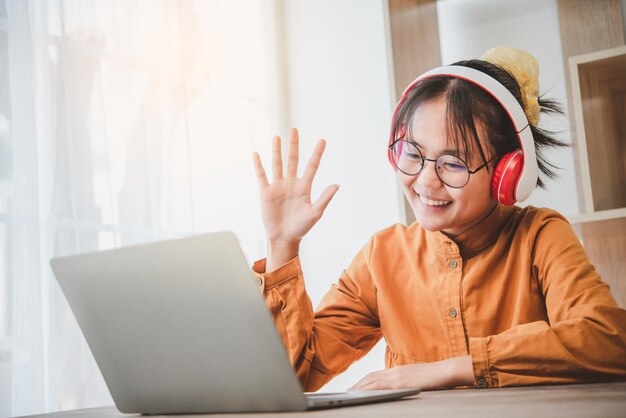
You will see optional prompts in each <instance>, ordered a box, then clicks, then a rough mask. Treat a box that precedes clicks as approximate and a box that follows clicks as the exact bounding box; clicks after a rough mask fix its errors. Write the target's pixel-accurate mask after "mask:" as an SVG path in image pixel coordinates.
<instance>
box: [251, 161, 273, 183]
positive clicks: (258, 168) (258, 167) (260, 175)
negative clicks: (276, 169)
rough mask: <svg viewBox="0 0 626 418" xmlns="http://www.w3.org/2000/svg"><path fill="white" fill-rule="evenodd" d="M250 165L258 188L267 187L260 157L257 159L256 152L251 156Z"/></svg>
mask: <svg viewBox="0 0 626 418" xmlns="http://www.w3.org/2000/svg"><path fill="white" fill-rule="evenodd" d="M252 163H253V164H254V172H255V173H256V179H257V181H258V182H259V187H261V188H263V187H265V186H267V185H268V184H269V183H268V181H267V175H266V174H265V169H264V168H263V163H262V162H261V157H259V153H258V152H255V153H253V154H252Z"/></svg>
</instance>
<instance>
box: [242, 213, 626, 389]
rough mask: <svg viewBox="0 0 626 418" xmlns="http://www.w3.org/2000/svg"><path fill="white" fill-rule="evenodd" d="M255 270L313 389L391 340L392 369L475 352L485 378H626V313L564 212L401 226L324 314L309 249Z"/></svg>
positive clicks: (376, 247) (368, 249)
mask: <svg viewBox="0 0 626 418" xmlns="http://www.w3.org/2000/svg"><path fill="white" fill-rule="evenodd" d="M253 270H254V271H255V272H256V273H257V276H258V277H259V278H261V286H262V288H263V294H264V297H265V300H266V304H267V306H268V307H269V309H270V312H271V313H272V315H273V317H274V320H275V323H276V327H277V329H278V331H279V333H280V335H281V337H282V339H283V343H284V344H285V347H286V348H287V352H288V355H289V358H290V360H291V362H292V364H293V365H294V368H295V370H296V373H297V375H298V377H299V379H300V381H301V382H302V385H303V388H304V390H306V391H314V390H317V389H319V388H320V387H321V386H323V385H324V384H325V383H326V382H328V381H329V380H330V379H331V378H332V377H333V376H336V375H337V374H339V373H341V372H343V371H344V370H346V369H347V368H348V366H350V364H352V363H353V362H354V361H356V360H358V359H359V358H361V357H362V356H364V355H365V354H366V353H367V352H368V351H369V350H370V349H371V348H372V347H373V346H374V345H375V344H376V343H377V342H378V341H379V339H380V338H381V337H384V338H385V341H386V342H387V351H386V356H385V357H386V358H385V363H386V367H388V368H389V367H394V366H398V365H402V364H409V363H419V362H432V361H437V360H444V359H447V358H450V357H456V356H462V355H467V354H471V356H472V363H473V368H474V381H475V385H476V386H477V387H502V386H518V385H533V384H550V383H573V382H589V381H609V380H626V311H624V310H623V309H620V308H619V307H618V306H617V304H616V302H615V300H614V299H613V297H612V296H611V294H610V291H609V286H608V285H607V284H606V283H604V282H602V280H601V279H600V277H599V276H598V274H597V273H596V272H595V270H594V267H593V266H592V265H591V263H590V262H589V260H588V258H587V255H586V254H585V251H584V249H583V248H582V246H581V244H580V242H579V241H578V239H577V237H576V235H575V234H574V231H573V230H572V228H571V226H570V225H569V223H568V222H567V221H566V220H565V218H563V217H562V216H561V215H559V214H558V213H557V212H555V211H552V210H548V209H540V208H533V207H527V208H524V209H522V208H519V207H505V206H501V205H498V206H497V207H496V209H495V210H494V211H493V212H492V213H491V214H490V215H489V216H488V217H487V218H486V219H485V220H483V221H482V222H481V223H479V224H478V225H476V226H474V227H472V228H471V229H470V230H468V231H466V232H464V233H463V234H461V235H460V236H458V237H457V238H456V239H454V240H452V239H450V238H448V237H447V236H446V235H444V234H442V233H440V232H431V231H426V230H424V229H422V228H421V227H420V226H419V225H418V224H417V223H414V224H412V225H411V226H409V227H407V226H405V225H394V226H392V227H390V228H388V229H385V230H383V231H381V232H378V233H376V234H375V235H374V236H373V237H372V238H371V239H370V240H369V242H368V243H367V244H366V245H365V247H363V249H361V251H360V252H359V253H358V254H357V256H356V257H355V258H354V260H353V261H352V263H351V264H350V266H349V267H348V268H347V269H346V270H344V271H343V273H342V274H341V276H340V277H339V280H338V282H337V283H336V284H334V285H333V286H332V287H331V289H330V290H329V292H328V293H327V294H326V295H325V296H324V298H323V299H322V301H321V303H320V306H319V307H318V310H317V312H315V313H314V312H313V309H312V306H311V302H310V299H309V297H308V295H307V294H306V290H305V286H304V277H303V273H302V270H301V268H300V262H299V259H298V258H295V259H293V260H292V261H290V262H288V263H286V264H284V265H283V266H281V267H280V268H278V269H277V270H275V271H273V272H269V273H264V270H265V260H260V261H257V262H256V263H255V264H254V266H253Z"/></svg>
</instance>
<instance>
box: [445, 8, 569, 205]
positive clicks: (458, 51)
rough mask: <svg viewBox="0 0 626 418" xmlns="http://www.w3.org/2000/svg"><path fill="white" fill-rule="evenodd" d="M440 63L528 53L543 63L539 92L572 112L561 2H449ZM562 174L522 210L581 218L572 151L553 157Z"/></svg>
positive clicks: (560, 125)
mask: <svg viewBox="0 0 626 418" xmlns="http://www.w3.org/2000/svg"><path fill="white" fill-rule="evenodd" d="M437 13H438V20H439V37H440V41H441V57H442V61H443V63H444V64H450V63H452V62H454V61H458V60H461V59H468V58H478V57H480V56H481V55H482V54H483V53H484V52H485V51H487V50H488V49H490V48H492V47H494V46H498V45H508V46H512V47H514V48H519V49H523V50H526V51H528V52H530V53H531V54H533V55H534V56H535V58H536V59H537V61H538V62H539V89H540V93H545V92H547V93H548V94H546V97H550V98H554V99H557V100H559V101H560V102H561V103H562V104H563V107H564V109H566V110H567V99H566V97H567V96H566V89H565V73H564V70H563V60H562V55H561V36H560V33H559V20H558V13H557V6H556V0H507V1H501V0H445V1H441V0H440V1H439V2H438V3H437ZM540 127H543V128H547V129H551V130H557V131H562V132H564V135H562V136H560V139H562V140H567V142H570V138H569V137H568V133H569V121H568V118H567V117H560V118H558V119H554V118H548V117H545V116H542V120H541V122H540ZM549 158H550V161H552V162H553V163H554V164H556V165H557V166H559V167H561V168H562V170H560V171H558V174H559V177H558V178H557V179H556V180H553V181H549V182H547V187H548V188H547V190H541V189H537V190H536V191H535V192H534V193H533V195H532V196H531V197H530V199H528V200H527V201H526V202H524V203H523V205H527V204H530V205H534V206H546V207H550V208H553V209H556V210H558V211H559V212H561V213H563V214H566V215H570V214H577V213H579V208H578V193H577V189H576V175H575V171H574V156H573V151H572V149H571V148H568V149H564V150H557V151H553V152H550V153H549Z"/></svg>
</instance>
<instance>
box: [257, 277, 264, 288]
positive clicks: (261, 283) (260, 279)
mask: <svg viewBox="0 0 626 418" xmlns="http://www.w3.org/2000/svg"><path fill="white" fill-rule="evenodd" d="M256 284H257V285H258V286H259V287H261V286H263V279H262V278H260V277H257V278H256Z"/></svg>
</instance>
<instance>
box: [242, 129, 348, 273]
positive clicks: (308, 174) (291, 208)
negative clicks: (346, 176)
mask: <svg viewBox="0 0 626 418" xmlns="http://www.w3.org/2000/svg"><path fill="white" fill-rule="evenodd" d="M289 138H290V141H289V157H288V160H287V175H286V176H283V159H282V154H281V140H280V137H279V136H275V137H274V138H273V144H272V173H273V180H274V181H273V183H269V182H268V180H267V176H266V174H265V169H264V168H263V164H262V162H261V158H260V157H259V154H258V153H256V152H255V153H254V154H253V162H254V169H255V172H256V176H257V180H258V182H259V191H260V196H261V213H262V216H263V224H264V226H265V233H266V234H267V240H268V256H267V262H266V271H268V272H269V271H272V270H274V269H276V268H278V267H280V266H281V265H282V264H284V263H286V262H287V261H289V260H291V259H293V258H294V257H295V256H296V255H298V249H299V247H300V241H301V240H302V238H303V237H304V236H305V235H306V233H307V232H309V230H311V228H312V227H313V225H315V223H316V222H317V221H318V220H319V219H320V218H321V217H322V214H323V213H324V210H325V209H326V206H328V203H329V202H330V200H331V199H332V198H333V196H334V195H335V193H336V192H337V190H338V189H339V186H338V185H336V184H334V185H331V186H328V187H327V188H326V189H325V190H324V191H323V192H322V194H321V196H320V197H319V199H317V201H316V202H315V203H312V202H311V187H312V185H313V179H314V178H315V174H316V172H317V168H318V167H319V164H320V161H321V159H322V155H323V154H324V148H325V147H326V141H324V140H323V139H320V140H319V141H318V143H317V144H316V145H315V150H314V151H313V155H311V158H310V159H309V162H308V164H307V166H306V169H305V170H304V174H303V175H302V177H298V159H299V156H298V142H299V137H298V131H297V130H296V129H295V128H292V129H291V130H290V132H289Z"/></svg>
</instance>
